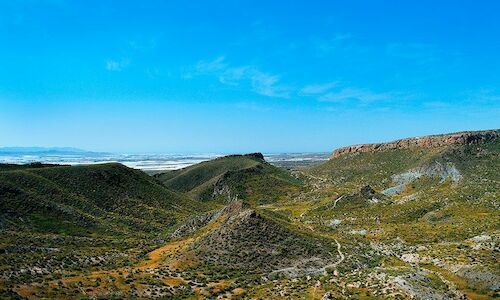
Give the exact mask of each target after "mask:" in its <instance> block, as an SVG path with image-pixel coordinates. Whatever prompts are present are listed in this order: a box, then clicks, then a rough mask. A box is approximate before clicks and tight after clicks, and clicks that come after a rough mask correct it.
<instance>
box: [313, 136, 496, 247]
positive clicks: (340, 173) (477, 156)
mask: <svg viewBox="0 0 500 300" xmlns="http://www.w3.org/2000/svg"><path fill="white" fill-rule="evenodd" d="M499 153H500V142H499V141H498V140H497V141H495V142H492V143H487V144H482V145H471V146H452V147H448V148H438V149H432V150H391V151H384V152H378V153H361V154H357V155H345V156H341V157H339V158H336V159H333V160H330V161H328V162H327V163H325V164H322V165H320V166H317V167H314V168H312V169H311V170H309V172H310V174H313V176H326V177H328V178H329V180H330V181H331V182H332V185H331V186H330V188H328V189H325V190H323V191H321V194H322V197H323V198H321V199H324V200H323V202H322V203H330V202H331V201H332V200H333V199H335V198H337V197H338V196H339V195H341V194H349V193H355V192H357V191H358V190H359V188H360V187H361V186H363V185H366V184H370V185H371V186H373V187H374V188H375V189H376V190H378V191H380V190H383V189H385V188H388V187H391V186H392V185H394V183H392V180H391V178H390V177H391V175H393V174H399V173H402V172H405V171H407V170H409V169H412V168H415V167H418V166H422V165H424V164H429V163H432V162H433V161H439V162H451V163H453V164H454V165H455V166H456V167H457V169H458V170H459V171H460V172H461V173H462V175H463V179H462V180H461V181H460V182H459V183H458V184H453V183H451V182H450V181H449V180H447V181H446V182H444V183H439V180H438V179H437V178H425V177H424V178H421V179H418V180H416V181H414V182H413V183H412V184H409V185H408V186H407V187H406V190H405V191H404V192H403V193H402V194H401V195H397V196H395V197H393V200H394V201H389V202H384V203H378V204H371V205H369V204H366V205H364V206H362V207H356V206H353V205H350V204H349V203H348V201H344V202H342V200H341V201H340V202H339V203H338V206H337V207H336V209H335V210H314V212H315V213H311V214H310V217H311V218H323V219H330V218H332V219H333V218H337V219H344V220H343V225H344V226H343V228H346V227H347V228H352V229H359V228H370V227H371V228H373V227H376V228H382V229H383V230H384V231H383V232H384V233H377V234H374V236H378V237H385V238H395V237H396V236H401V237H404V238H405V239H406V240H409V241H413V242H429V241H438V240H462V239H464V238H469V237H471V236H474V235H477V234H480V233H481V231H488V230H494V229H498V226H499V224H498V210H497V209H495V205H498V203H496V204H495V202H496V200H495V199H498V198H499V190H500V178H499V177H500V176H499V173H498V172H495V171H494V170H498V169H500V158H499ZM405 196H406V197H408V196H409V197H413V198H410V199H412V200H409V201H401V200H404V199H405ZM313 215H315V216H314V217H313ZM346 215H349V216H350V219H349V220H347V219H345V216H346ZM352 219H354V220H352ZM329 230H335V229H331V228H330V229H329Z"/></svg>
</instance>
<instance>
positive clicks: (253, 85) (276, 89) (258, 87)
mask: <svg viewBox="0 0 500 300" xmlns="http://www.w3.org/2000/svg"><path fill="white" fill-rule="evenodd" d="M194 69H195V72H194V73H195V75H204V74H205V75H214V76H217V78H218V79H219V82H220V83H222V84H224V85H230V86H242V87H243V86H245V85H246V86H248V88H249V89H250V90H251V91H253V92H255V93H257V94H259V95H263V96H267V97H276V98H289V97H290V92H291V90H292V89H291V88H289V87H287V86H285V85H283V84H281V78H280V76H279V75H276V74H271V73H267V72H263V71H261V70H260V69H258V68H257V67H255V66H236V67H235V66H231V65H230V64H229V63H227V62H226V60H225V57H224V56H219V57H217V58H216V59H214V60H210V61H199V62H198V63H197V64H196V66H195V68H194ZM192 76H193V74H192V73H189V72H188V73H187V74H184V75H183V78H186V79H189V78H192Z"/></svg>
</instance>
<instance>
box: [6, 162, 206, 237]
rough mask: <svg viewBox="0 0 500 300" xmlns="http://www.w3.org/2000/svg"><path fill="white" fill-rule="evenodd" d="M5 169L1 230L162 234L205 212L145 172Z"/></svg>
mask: <svg viewBox="0 0 500 300" xmlns="http://www.w3.org/2000/svg"><path fill="white" fill-rule="evenodd" d="M35 167H36V168H31V166H30V165H28V166H27V167H18V168H14V167H13V166H9V167H4V168H2V169H0V170H5V169H7V171H0V199H2V200H1V201H0V206H1V212H2V227H4V228H5V227H6V228H16V229H19V228H24V229H27V230H33V231H40V232H53V233H66V234H90V233H92V232H95V231H99V232H114V233H127V232H133V231H143V232H151V231H158V230H161V231H164V230H165V229H167V228H169V227H171V226H172V225H174V224H176V223H177V221H178V220H180V219H182V218H183V217H185V216H187V215H188V214H189V213H191V212H192V211H194V210H195V209H196V210H197V211H200V210H203V209H205V208H204V205H203V204H195V203H194V202H193V201H192V200H190V199H188V198H187V197H185V196H183V195H181V194H178V193H176V192H173V191H170V190H168V189H167V188H165V187H164V186H162V185H161V184H159V183H158V182H156V181H155V180H154V179H153V178H151V177H149V176H147V175H146V174H144V173H143V172H141V171H138V170H133V169H130V168H127V167H125V166H123V165H120V164H102V165H92V166H73V167H70V166H48V167H44V166H41V165H35Z"/></svg>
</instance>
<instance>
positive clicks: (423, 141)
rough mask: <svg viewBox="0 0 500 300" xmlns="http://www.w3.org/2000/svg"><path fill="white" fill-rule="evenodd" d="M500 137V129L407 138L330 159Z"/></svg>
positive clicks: (344, 150) (347, 150) (357, 148)
mask: <svg viewBox="0 0 500 300" xmlns="http://www.w3.org/2000/svg"><path fill="white" fill-rule="evenodd" d="M499 137H500V129H496V130H484V131H464V132H457V133H449V134H440V135H429V136H424V137H414V138H406V139H401V140H396V141H392V142H388V143H377V144H360V145H353V146H347V147H343V148H339V149H336V150H335V151H333V153H332V155H331V157H330V159H332V158H336V157H339V156H342V155H344V154H349V153H360V152H375V151H385V150H392V149H410V148H435V147H443V146H448V145H452V144H462V145H468V144H478V143H484V142H489V141H492V140H494V139H497V138H499Z"/></svg>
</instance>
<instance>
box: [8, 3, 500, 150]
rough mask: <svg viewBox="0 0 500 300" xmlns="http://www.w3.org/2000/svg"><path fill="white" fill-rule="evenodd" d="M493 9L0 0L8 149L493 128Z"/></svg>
mask: <svg viewBox="0 0 500 300" xmlns="http://www.w3.org/2000/svg"><path fill="white" fill-rule="evenodd" d="M271 2H272V3H271ZM499 11H500V1H477V0H475V1H457V0H454V1H435V0H433V1H372V0H366V1H351V0H350V1H340V0H339V1H149V0H148V1H103V0H99V1H64V0H59V1H56V0H52V1H49V0H47V1H35V0H32V1H28V0H26V1H20V0H18V1H16V0H13V1H1V2H0V146H72V147H79V148H84V149H89V150H99V151H118V152H128V151H131V152H249V151H263V152H281V151H286V152H291V151H330V150H332V149H333V148H335V147H338V146H342V145H347V144H353V143H365V142H375V141H385V140H391V139H395V138H401V137H406V136H414V135H424V134H432V133H443V132H450V131H460V130H469V129H470V130H475V129H489V128H498V127H500V18H499V16H498V13H499Z"/></svg>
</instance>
